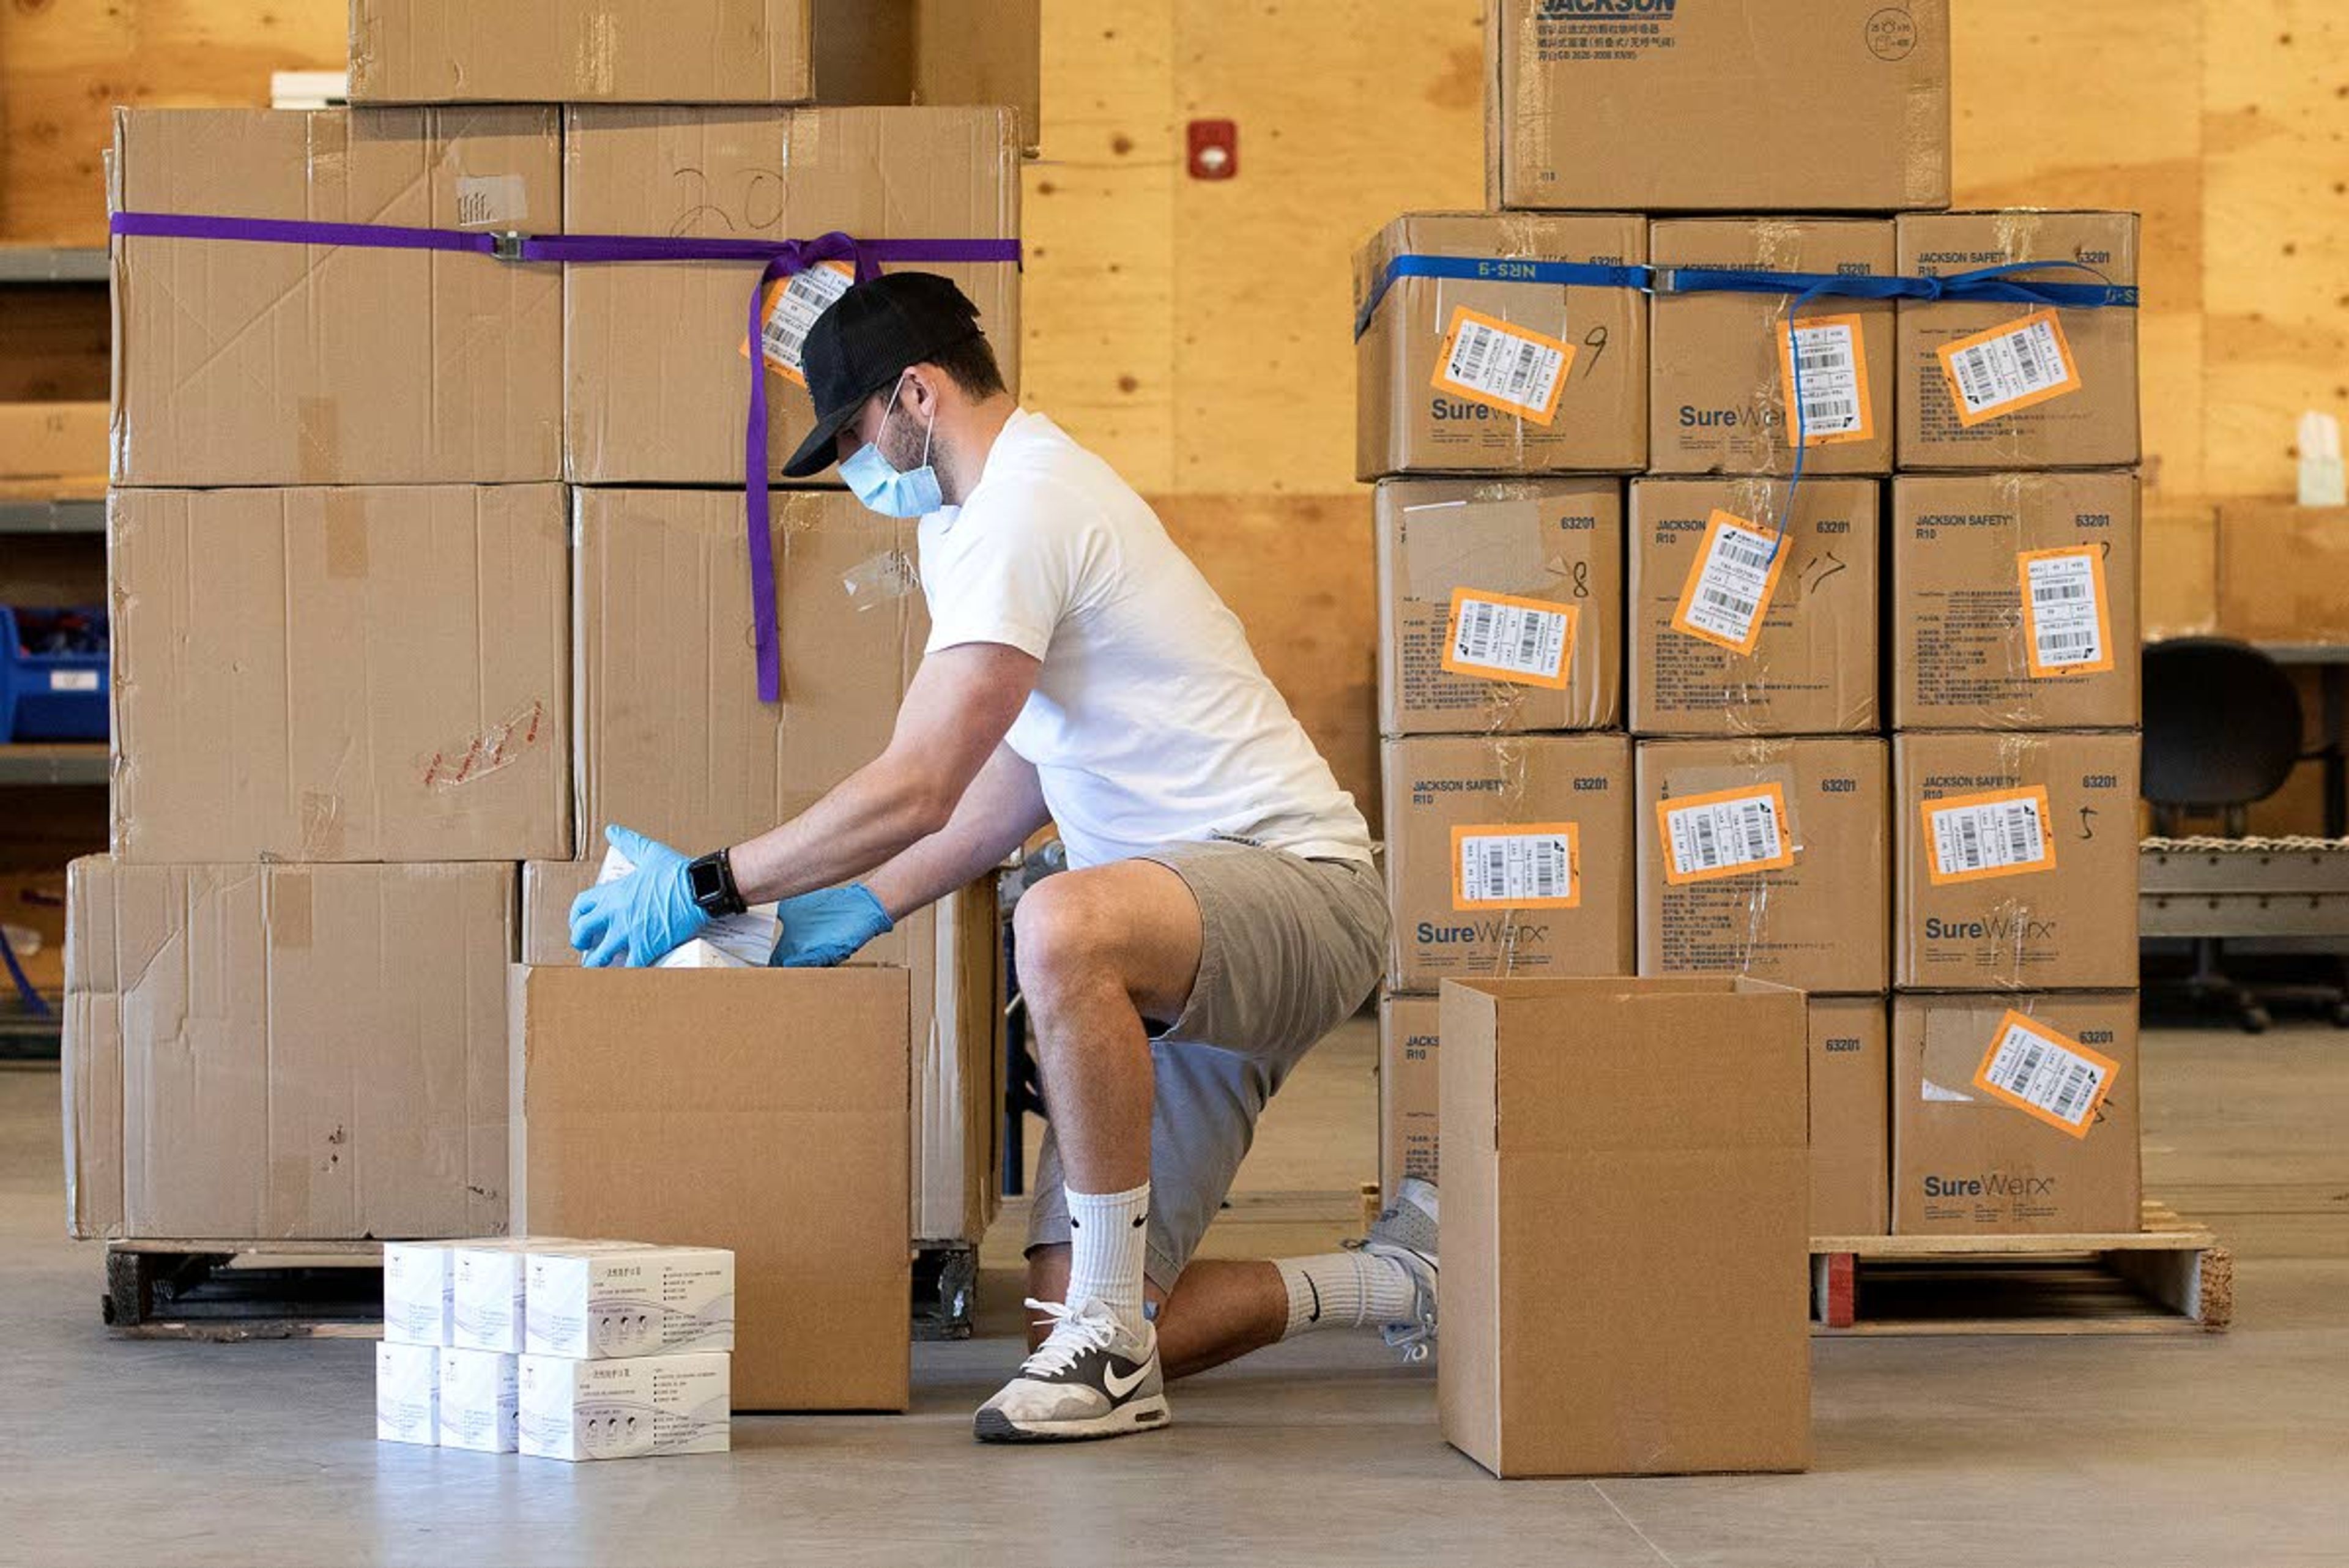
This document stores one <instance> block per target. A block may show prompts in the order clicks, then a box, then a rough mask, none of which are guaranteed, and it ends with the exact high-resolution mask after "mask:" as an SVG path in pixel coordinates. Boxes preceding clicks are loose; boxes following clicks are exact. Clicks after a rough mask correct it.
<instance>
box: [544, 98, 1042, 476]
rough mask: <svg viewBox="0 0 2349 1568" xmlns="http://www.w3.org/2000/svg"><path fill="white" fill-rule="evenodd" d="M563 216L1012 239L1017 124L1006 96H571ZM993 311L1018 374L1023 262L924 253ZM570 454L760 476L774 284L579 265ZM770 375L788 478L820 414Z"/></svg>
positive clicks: (616, 463) (711, 271)
mask: <svg viewBox="0 0 2349 1568" xmlns="http://www.w3.org/2000/svg"><path fill="white" fill-rule="evenodd" d="M564 170H565V179H564V212H565V221H566V222H567V223H569V224H571V225H572V226H573V228H574V231H575V232H577V233H580V234H675V235H689V236H698V237H704V238H723V239H735V240H744V239H757V238H761V237H767V238H772V239H778V240H781V239H807V238H813V237H815V236H816V235H819V234H829V233H831V232H833V230H841V231H844V232H846V233H848V234H854V235H855V236H856V237H857V238H859V239H899V240H903V239H955V240H962V239H1013V238H1017V237H1018V236H1019V124H1018V119H1017V117H1016V116H1015V115H1014V114H1013V113H1012V112H1011V111H1010V110H1009V109H569V110H567V111H566V118H565V122H564ZM922 270H924V271H927V272H937V273H942V274H944V275H946V276H947V277H950V278H952V279H954V281H955V282H956V283H957V285H958V286H960V287H961V289H962V291H963V292H964V293H965V294H966V295H968V296H970V298H971V300H972V302H973V303H974V304H976V305H977V306H978V311H979V325H980V326H981V327H983V328H985V330H986V333H987V337H988V342H989V343H991V344H992V345H993V346H994V348H995V355H996V358H997V359H998V360H999V362H1000V363H1001V365H1002V368H1003V373H1004V378H1005V379H1006V380H1007V381H1008V382H1009V385H1010V386H1011V388H1012V389H1014V390H1015V391H1016V390H1017V389H1019V268H1018V267H1017V266H1015V265H1011V264H1009V263H1008V262H985V263H956V264H951V265H947V264H937V265H932V264H926V263H925V264H922ZM756 281H757V279H756V277H755V275H751V274H746V273H745V272H744V270H743V269H742V268H741V267H739V266H713V265H709V264H708V263H706V262H633V263H629V264H626V265H595V264H583V265H571V266H566V267H565V268H564V354H565V358H566V362H567V370H566V385H567V390H566V392H565V394H564V405H565V433H564V452H565V462H566V468H567V472H569V474H570V476H571V477H572V478H573V479H574V480H575V481H577V482H579V483H592V484H626V483H678V484H732V485H740V483H742V479H743V474H742V420H743V414H744V411H745V410H747V409H748V408H749V406H750V402H749V400H750V358H749V356H748V354H747V353H746V352H745V344H746V336H745V332H744V321H745V316H746V312H747V310H748V308H749V304H750V297H749V296H750V288H751V286H752V285H753V284H754V283H755V282H756ZM796 378H797V371H796V369H793V370H792V374H791V375H790V376H786V375H784V374H782V373H781V372H779V371H772V370H771V372H770V374H769V378H768V382H767V394H768V407H769V434H768V459H769V462H771V465H772V466H773V471H774V472H776V473H777V474H780V473H781V467H782V464H783V462H784V461H785V460H786V459H788V458H789V457H790V456H791V455H792V451H793V450H794V449H795V448H796V447H797V446H798V445H799V443H800V441H801V440H802V437H804V436H805V435H806V434H807V432H808V431H809V430H811V429H812V428H813V426H814V423H815V416H814V409H813V405H812V403H810V401H809V400H808V394H807V392H806V390H805V389H804V388H803V387H802V385H801V384H800V383H799V381H798V380H797V379H796Z"/></svg>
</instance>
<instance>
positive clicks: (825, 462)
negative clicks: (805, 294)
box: [783, 272, 978, 479]
mask: <svg viewBox="0 0 2349 1568" xmlns="http://www.w3.org/2000/svg"><path fill="white" fill-rule="evenodd" d="M973 337H978V306H976V305H973V304H972V303H971V302H970V301H969V299H968V297H966V296H964V294H963V292H962V290H960V289H958V288H957V287H956V286H954V282H953V280H952V279H950V278H944V277H940V276H939V275H937V274H936V273H934V272H893V273H886V274H884V275H881V276H879V277H876V278H872V279H869V280H868V281H866V282H864V283H860V284H856V285H854V286H851V287H850V289H849V290H848V292H847V293H845V294H843V295H842V296H840V297H839V298H838V299H837V300H835V301H833V306H832V308H831V309H829V310H827V311H825V312H824V313H823V315H822V316H819V317H816V318H815V324H814V325H813V326H812V327H809V328H808V335H807V342H806V343H805V345H803V346H802V348H801V351H800V372H801V374H802V375H804V376H805V377H806V378H807V384H808V396H809V397H810V398H812V399H813V400H814V402H815V429H813V430H812V431H809V432H808V438H807V440H805V441H802V442H800V449H799V451H797V452H793V453H792V460H791V461H790V462H787V463H785V464H783V472H785V473H787V474H789V475H790V476H791V477H792V478H793V479H808V478H812V477H813V476H814V475H816V474H819V473H822V472H823V471H824V470H825V469H827V468H829V467H831V466H832V464H833V459H834V458H835V457H836V456H837V455H838V454H837V452H835V451H834V450H833V439H834V438H835V437H836V436H838V435H839V433H840V427H841V426H842V425H843V424H845V423H847V422H848V421H849V420H850V419H851V418H853V417H854V415H855V413H856V410H859V409H861V408H863V407H864V400H866V399H867V398H870V397H872V396H873V395H874V393H875V392H885V391H887V390H888V389H889V388H890V386H891V385H892V384H893V383H894V382H895V380H896V379H897V378H898V377H900V376H902V375H904V374H905V369H906V367H907V366H909V365H918V364H920V363H921V362H922V361H923V360H925V359H931V358H936V357H937V356H938V355H940V354H942V353H944V352H946V350H947V349H949V348H954V347H956V346H957V345H958V344H961V343H963V342H966V341H968V339H970V338H973Z"/></svg>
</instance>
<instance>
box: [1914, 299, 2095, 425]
mask: <svg viewBox="0 0 2349 1568" xmlns="http://www.w3.org/2000/svg"><path fill="white" fill-rule="evenodd" d="M1940 356H1941V375H1942V378H1943V379H1945V380H1947V381H1948V382H1949V384H1950V395H1951V397H1952V398H1955V399H1956V400H1957V403H1958V423H1960V424H1961V425H1978V424H1980V423H1982V421H1984V420H1989V419H1995V418H1997V417H1998V416H1999V415H2001V414H2011V413H2013V412H2014V411H2015V410H2018V409H2027V408H2029V407H2031V406H2032V405H2033V403H2044V402H2045V401H2046V400H2048V399H2050V398H2060V397H2062V396H2063V395H2064V393H2066V392H2076V391H2078V390H2079V389H2080V372H2079V370H2078V369H2077V368H2076V367H2075V366H2074V364H2073V363H2072V347H2071V345H2070V344H2068V343H2066V342H2064V327H2063V324H2062V323H2061V322H2059V321H2057V320H2056V318H2055V312H2054V310H2053V309H2052V308H2051V309H2046V310H2034V311H2033V312H2032V313H2031V314H2030V315H2028V316H2026V317H2023V319H2022V320H2020V321H2010V322H2008V323H2006V324H2005V325H2004V326H2001V327H1992V328H1991V329H1990V330H1989V331H1987V332H1977V333H1975V334H1974V335H1973V336H1972V337H1961V338H1960V339H1959V340H1958V341H1957V342H1955V343H1949V344H1944V345H1943V346H1942V348H1941V349H1940Z"/></svg>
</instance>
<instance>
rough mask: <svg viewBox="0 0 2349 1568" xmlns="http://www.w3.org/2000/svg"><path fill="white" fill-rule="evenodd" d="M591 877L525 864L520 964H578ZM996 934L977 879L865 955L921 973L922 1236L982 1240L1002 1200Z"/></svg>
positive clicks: (574, 867)
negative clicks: (580, 922) (575, 946)
mask: <svg viewBox="0 0 2349 1568" xmlns="http://www.w3.org/2000/svg"><path fill="white" fill-rule="evenodd" d="M594 881H595V866H594V865H593V864H592V863H590V862H587V861H579V860H551V861H541V860H533V861H532V862H531V863H530V864H528V865H526V866H524V867H523V868H522V961H523V962H524V963H526V964H554V965H560V966H565V967H570V968H576V967H578V963H579V955H578V954H577V953H576V952H574V950H572V947H571V941H570V936H569V917H570V909H571V900H572V899H574V898H576V897H578V895H579V894H580V892H582V891H583V890H584V889H585V888H587V887H588V886H589V885H590V884H591V883H593V882H594ZM1000 937H1001V933H1000V931H999V929H998V925H997V912H996V902H995V888H994V885H993V884H992V883H991V882H988V881H980V882H974V883H972V884H971V885H970V886H969V887H968V888H964V889H962V891H960V892H958V893H957V894H955V895H954V896H952V897H951V898H946V899H943V900H941V901H940V902H938V903H936V904H934V905H932V906H931V907H930V908H928V909H920V910H916V912H915V913H913V914H911V915H908V916H906V917H905V919H902V920H900V921H898V922H897V929H895V930H894V931H891V932H889V933H888V934H886V935H885V936H880V937H875V938H874V940H872V941H871V942H869V943H867V944H866V945H865V948H864V950H863V951H862V952H861V953H859V954H858V955H857V961H858V962H860V963H873V964H889V965H894V966H895V967H898V968H902V969H905V970H906V971H908V972H909V973H910V974H911V975H912V978H913V1025H912V1044H913V1063H912V1073H913V1084H914V1104H913V1107H912V1109H913V1128H914V1132H913V1140H912V1151H913V1157H914V1158H913V1175H912V1193H913V1206H912V1211H911V1220H912V1226H913V1233H914V1235H915V1237H916V1239H917V1240H920V1241H978V1240H979V1239H980V1238H981V1237H983V1236H985V1235H986V1233H987V1227H988V1224H989V1223H991V1222H992V1221H993V1220H994V1219H995V1211H996V1209H997V1207H998V1206H999V1203H1000V1201H1001V1192H1000V1190H999V1183H1000V1180H1001V1178H1000V1174H999V1171H998V1169H997V1162H996V1155H997V1150H998V1147H999V1137H1000V1120H1001V1116H1002V1104H1003V1093H1002V1065H1001V1063H1002V1053H1001V1051H1000V1049H999V1046H998V1044H997V1039H996V1031H997V1026H998V1020H997V1014H998V1012H999V1005H1000V1004H999V1002H998V1001H997V991H998V989H999V983H1000V977H999V970H1000V968H1001V961H1002V949H1001V942H1000Z"/></svg>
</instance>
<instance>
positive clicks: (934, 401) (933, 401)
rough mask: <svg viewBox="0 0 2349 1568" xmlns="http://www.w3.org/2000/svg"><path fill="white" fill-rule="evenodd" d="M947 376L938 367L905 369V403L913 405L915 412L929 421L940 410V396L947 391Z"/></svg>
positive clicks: (919, 366) (913, 366) (912, 366)
mask: <svg viewBox="0 0 2349 1568" xmlns="http://www.w3.org/2000/svg"><path fill="white" fill-rule="evenodd" d="M946 379H947V375H946V372H945V371H943V370H941V369H938V368H937V367H936V365H928V364H923V365H911V366H908V367H906V369H905V396H904V398H903V401H905V402H907V403H910V404H912V405H913V411H914V412H915V413H916V414H919V415H921V416H922V417H923V418H924V419H927V418H928V417H929V416H930V415H932V414H934V413H936V411H937V410H938V402H939V394H940V393H941V392H942V391H943V390H944V389H945V387H946Z"/></svg>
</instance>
